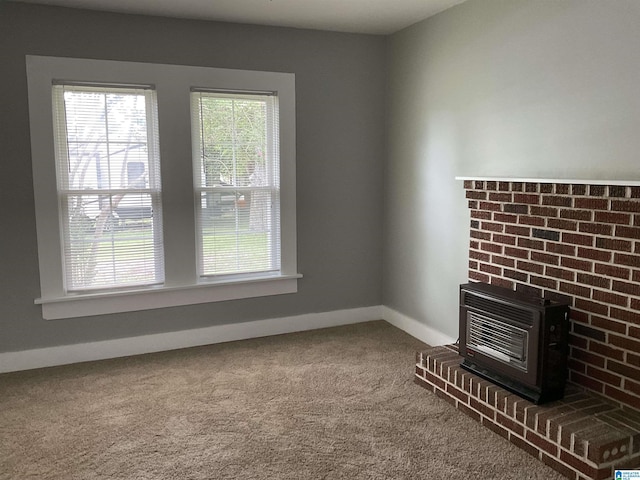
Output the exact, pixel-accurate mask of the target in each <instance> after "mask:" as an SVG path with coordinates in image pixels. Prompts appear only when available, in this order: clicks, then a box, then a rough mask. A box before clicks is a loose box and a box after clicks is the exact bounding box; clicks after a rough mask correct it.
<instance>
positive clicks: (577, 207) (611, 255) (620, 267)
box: [464, 180, 640, 408]
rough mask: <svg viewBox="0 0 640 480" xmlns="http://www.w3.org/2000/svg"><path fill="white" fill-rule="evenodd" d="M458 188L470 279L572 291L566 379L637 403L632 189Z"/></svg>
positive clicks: (639, 194) (639, 260)
mask: <svg viewBox="0 0 640 480" xmlns="http://www.w3.org/2000/svg"><path fill="white" fill-rule="evenodd" d="M464 188H465V190H466V197H467V199H468V202H469V208H470V210H471V225H470V226H471V231H470V246H469V247H470V248H469V279H471V280H475V281H480V282H485V283H492V284H497V285H501V286H504V287H508V288H513V289H520V290H522V289H524V290H534V291H537V292H542V291H544V292H559V293H562V294H566V295H570V296H571V297H572V298H573V304H572V305H571V335H570V345H571V346H570V354H569V362H570V377H569V378H570V380H571V381H572V382H575V383H577V384H579V385H582V386H584V387H586V388H588V389H590V390H592V391H594V392H596V393H599V394H602V395H604V396H606V397H608V398H610V399H612V400H614V401H616V402H619V403H621V404H626V405H629V406H632V407H635V408H640V186H623V185H587V184H564V183H533V182H504V181H483V180H466V181H465V182H464Z"/></svg>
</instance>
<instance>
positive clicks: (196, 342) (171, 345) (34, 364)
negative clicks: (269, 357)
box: [0, 305, 455, 373]
mask: <svg viewBox="0 0 640 480" xmlns="http://www.w3.org/2000/svg"><path fill="white" fill-rule="evenodd" d="M371 320H386V321H387V322H389V323H390V324H391V325H393V326H394V327H397V328H399V329H400V330H403V331H405V332H406V333H408V334H409V335H411V336H413V337H415V338H417V339H418V340H420V341H422V342H424V343H427V344H429V345H432V346H435V345H446V344H451V343H455V339H454V338H451V337H449V336H448V335H446V334H444V333H442V332H439V331H438V330H435V329H433V328H431V327H429V326H427V325H425V324H424V323H421V322H418V321H417V320H415V319H413V318H411V317H408V316H406V315H404V314H402V313H400V312H397V311H396V310H393V309H392V308H389V307H386V306H384V305H375V306H371V307H362V308H352V309H347V310H335V311H331V312H322V313H307V314H304V315H295V316H291V317H281V318H270V319H265V320H255V321H251V322H243V323H231V324H227V325H217V326H213V327H206V328H196V329H192V330H181V331H177V332H168V333H158V334H153V335H142V336H138V337H127V338H120V339H116V340H104V341H100V342H89V343H80V344H74V345H62V346H59V347H48V348H38V349H33V350H23V351H19V352H5V353H0V373H7V372H17V371H20V370H31V369H33V368H43V367H55V366H58V365H67V364H70V363H79V362H89V361H93V360H105V359H108V358H118V357H127V356H130V355H141V354H144V353H154V352H162V351H166V350H176V349H179V348H188V347H198V346H201V345H211V344H215V343H223V342H232V341H235V340H246V339H249V338H258V337H268V336H270V335H280V334H283V333H293V332H303V331H306V330H315V329H318V328H327V327H337V326H340V325H351V324H354V323H362V322H368V321H371Z"/></svg>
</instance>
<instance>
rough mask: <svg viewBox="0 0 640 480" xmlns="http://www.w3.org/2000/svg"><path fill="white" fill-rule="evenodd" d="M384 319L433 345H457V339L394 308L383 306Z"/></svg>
mask: <svg viewBox="0 0 640 480" xmlns="http://www.w3.org/2000/svg"><path fill="white" fill-rule="evenodd" d="M380 309H381V311H382V318H383V319H384V320H386V321H387V322H389V323H390V324H391V325H393V326H394V327H397V328H399V329H400V330H404V331H405V332H406V333H408V334H409V335H411V336H412V337H415V338H417V339H418V340H420V341H422V342H424V343H426V344H428V345H431V346H436V345H450V344H452V343H456V339H455V338H452V337H450V336H449V335H447V334H445V333H442V332H440V331H438V330H436V329H434V328H431V327H429V326H428V325H425V324H424V323H421V322H419V321H417V320H416V319H414V318H411V317H408V316H406V315H404V314H403V313H400V312H398V311H396V310H394V309H392V308H389V307H387V306H384V305H382V306H381V307H380Z"/></svg>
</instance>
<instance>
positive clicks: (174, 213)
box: [26, 55, 302, 319]
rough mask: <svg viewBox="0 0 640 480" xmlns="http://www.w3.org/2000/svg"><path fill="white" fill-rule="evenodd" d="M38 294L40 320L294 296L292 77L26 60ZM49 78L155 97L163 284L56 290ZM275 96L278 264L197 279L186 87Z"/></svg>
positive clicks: (58, 271)
mask: <svg viewBox="0 0 640 480" xmlns="http://www.w3.org/2000/svg"><path fill="white" fill-rule="evenodd" d="M26 65H27V82H28V89H29V116H30V128H31V156H32V165H33V184H34V199H35V208H36V228H37V234H38V256H39V266H40V286H41V297H40V298H38V299H36V300H35V303H36V304H40V305H42V314H43V318H45V319H59V318H72V317H84V316H90V315H99V314H109V313H118V312H129V311H138V310H147V309H153V308H162V307H170V306H179V305H191V304H197V303H209V302H216V301H223V300H233V299H241V298H250V297H261V296H267V295H279V294H287V293H295V292H297V288H298V287H297V280H298V278H301V277H302V275H300V274H299V273H298V272H297V252H296V250H297V247H296V182H295V178H296V177H295V166H296V159H295V134H296V133H295V76H294V74H291V73H278V72H259V71H246V70H230V69H219V68H209V67H192V66H179V65H164V64H152V63H137V62H119V61H107V60H90V59H77V58H60V57H42V56H31V55H28V56H27V57H26ZM59 81H75V82H93V83H98V84H100V83H102V84H113V85H118V84H140V85H153V86H154V87H155V89H156V93H157V98H158V122H159V144H160V158H161V173H162V196H163V198H162V203H163V227H164V248H165V259H164V260H165V283H164V284H163V285H158V286H149V287H143V288H134V289H127V290H120V289H118V290H117V291H116V290H114V291H101V292H91V293H77V294H69V293H66V292H65V289H64V272H63V268H62V243H61V242H62V240H61V238H62V236H61V230H60V214H61V211H60V208H59V205H58V198H57V188H56V171H55V168H56V167H55V160H54V148H55V146H54V135H53V131H54V130H53V102H52V90H51V89H52V85H53V83H54V82H59ZM194 87H195V88H210V89H222V90H233V91H238V90H240V91H242V90H246V91H273V92H277V95H278V102H279V110H280V128H279V130H280V188H281V191H280V196H281V197H280V198H281V204H280V218H281V262H282V264H281V270H280V272H277V273H275V274H273V273H270V274H267V275H264V274H262V275H242V276H238V277H235V278H232V279H229V278H225V279H224V280H215V279H209V278H199V277H198V275H197V265H196V263H197V254H196V248H197V241H196V228H195V203H194V202H195V201H196V198H195V194H194V184H193V183H194V182H193V178H194V177H193V175H194V172H193V165H192V154H191V152H192V151H191V148H192V136H191V112H190V91H191V89H192V88H194Z"/></svg>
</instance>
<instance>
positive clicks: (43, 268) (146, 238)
mask: <svg viewBox="0 0 640 480" xmlns="http://www.w3.org/2000/svg"><path fill="white" fill-rule="evenodd" d="M26 63H27V81H28V87H29V118H30V124H31V151H32V163H33V181H34V196H35V206H36V227H37V232H38V256H39V264H40V285H41V292H42V293H41V298H38V299H36V300H35V302H36V303H37V304H41V305H42V311H43V317H44V318H47V319H56V318H68V317H80V316H87V315H97V314H105V313H116V312H126V311H135V310H145V309H152V308H161V307H167V306H176V305H189V304H195V303H207V302H215V301H221V300H232V299H240V298H248V297H259V296H265V295H278V294H286V293H295V292H296V291H297V280H298V278H300V277H301V275H300V274H298V272H297V262H296V205H295V198H296V195H295V78H294V75H293V74H288V73H274V72H257V71H244V70H225V69H217V68H207V67H188V66H179V65H160V64H145V63H134V62H115V61H102V60H87V59H73V58H57V57H39V56H27V58H26Z"/></svg>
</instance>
